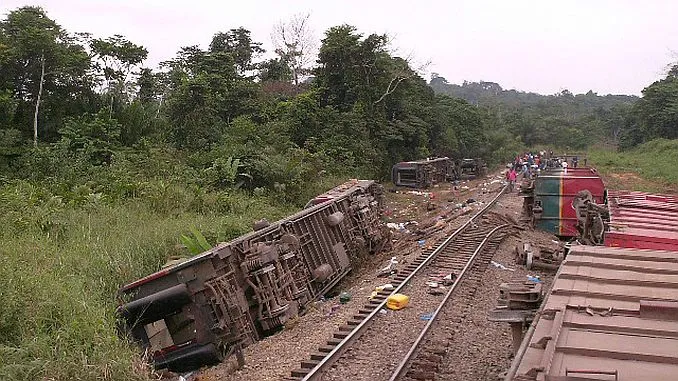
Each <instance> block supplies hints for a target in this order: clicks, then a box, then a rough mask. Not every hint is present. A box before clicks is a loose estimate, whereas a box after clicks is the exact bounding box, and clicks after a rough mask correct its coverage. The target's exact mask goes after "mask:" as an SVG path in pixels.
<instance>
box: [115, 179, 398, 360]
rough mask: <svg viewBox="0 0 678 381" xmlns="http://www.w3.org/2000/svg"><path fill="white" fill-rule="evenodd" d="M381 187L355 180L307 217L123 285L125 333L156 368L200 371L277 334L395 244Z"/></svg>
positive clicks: (312, 206)
mask: <svg viewBox="0 0 678 381" xmlns="http://www.w3.org/2000/svg"><path fill="white" fill-rule="evenodd" d="M382 197H383V188H382V186H381V185H379V184H377V183H375V182H374V181H371V180H354V181H351V182H348V183H346V184H343V185H342V186H339V187H337V188H334V189H332V190H331V191H329V192H327V193H325V194H323V195H320V196H318V197H316V198H315V199H313V200H312V201H311V202H309V204H308V205H307V208H305V209H304V210H302V211H300V212H298V213H296V214H294V215H292V216H290V217H287V218H285V219H283V220H280V221H278V222H275V223H270V224H269V223H267V222H265V221H260V222H259V223H257V224H255V229H256V230H255V231H254V232H252V233H249V234H246V235H244V236H241V237H239V238H237V239H235V240H233V241H231V242H228V243H221V244H219V245H217V246H216V247H214V248H212V249H211V250H209V251H207V252H205V253H202V254H200V255H198V256H195V257H193V258H191V259H189V260H187V261H185V262H182V263H179V264H176V265H173V266H171V267H168V268H166V269H163V270H161V271H158V272H156V273H154V274H151V275H149V276H147V277H144V278H142V279H139V280H137V281H135V282H132V283H130V284H128V285H126V286H124V287H123V288H122V289H121V290H120V296H121V299H122V300H123V301H124V303H123V304H122V305H121V306H120V307H119V310H118V312H119V314H120V315H121V316H122V317H123V321H124V332H126V333H127V334H129V335H130V336H131V337H132V338H133V339H134V340H135V341H137V342H138V343H139V344H140V345H141V346H142V347H143V348H144V349H145V350H146V351H147V352H148V353H149V354H150V355H151V357H152V360H153V362H154V364H155V366H156V368H159V369H160V368H169V369H170V370H174V371H186V370H191V369H195V368H197V367H200V366H202V365H205V364H210V363H216V362H219V361H221V360H222V359H224V358H225V357H227V356H229V355H230V354H231V353H236V354H238V355H239V356H238V360H239V361H240V362H242V361H243V358H242V355H241V351H240V349H241V348H242V347H244V346H246V345H247V344H250V343H252V342H254V341H257V340H259V339H261V338H262V337H263V336H265V335H267V334H269V333H271V332H274V331H276V330H277V329H280V328H281V327H282V326H283V325H284V324H285V322H286V321H288V320H289V319H290V318H292V317H294V316H296V315H297V314H298V313H299V312H300V311H302V310H303V309H304V307H305V306H306V305H307V304H308V303H309V302H311V301H313V300H314V299H316V298H318V297H320V296H322V295H323V294H324V293H326V292H328V291H329V290H330V289H331V288H332V287H333V286H334V285H336V284H337V282H339V280H341V279H342V278H343V277H344V276H345V275H346V274H347V273H348V272H349V271H350V270H351V266H352V264H353V263H354V261H355V259H356V257H358V256H359V255H361V254H366V253H374V252H377V251H379V250H380V249H381V248H382V246H383V245H384V244H385V243H387V242H389V235H388V229H385V228H384V225H383V223H382V222H381V221H380V213H381V203H382Z"/></svg>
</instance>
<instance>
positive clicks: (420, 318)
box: [419, 312, 433, 321]
mask: <svg viewBox="0 0 678 381" xmlns="http://www.w3.org/2000/svg"><path fill="white" fill-rule="evenodd" d="M431 319H433V312H430V313H427V314H423V315H421V316H419V320H424V321H429V320H431Z"/></svg>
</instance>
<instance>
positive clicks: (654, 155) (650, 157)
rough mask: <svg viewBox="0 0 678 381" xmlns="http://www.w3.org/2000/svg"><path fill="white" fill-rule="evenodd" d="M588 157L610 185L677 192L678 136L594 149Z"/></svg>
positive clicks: (650, 190) (616, 187)
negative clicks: (627, 147) (627, 146)
mask: <svg viewBox="0 0 678 381" xmlns="http://www.w3.org/2000/svg"><path fill="white" fill-rule="evenodd" d="M588 157H589V161H590V162H591V164H592V165H594V166H595V167H596V168H597V169H598V170H599V171H600V172H601V173H602V174H603V175H604V176H605V180H606V182H607V185H608V187H610V188H614V189H630V190H640V191H647V192H660V193H667V192H678V166H676V163H678V140H675V139H674V140H667V139H655V140H652V141H649V142H647V143H644V144H641V145H639V146H638V147H635V148H633V149H631V150H628V151H623V152H615V151H612V150H609V149H591V150H590V151H589V155H588Z"/></svg>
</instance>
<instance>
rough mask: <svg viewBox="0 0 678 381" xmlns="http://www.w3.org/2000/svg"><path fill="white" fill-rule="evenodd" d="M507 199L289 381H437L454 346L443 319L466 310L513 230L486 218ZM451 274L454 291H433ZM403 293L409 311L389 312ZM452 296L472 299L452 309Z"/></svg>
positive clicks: (433, 254)
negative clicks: (391, 303)
mask: <svg viewBox="0 0 678 381" xmlns="http://www.w3.org/2000/svg"><path fill="white" fill-rule="evenodd" d="M502 194H503V190H502V192H500V193H499V194H498V195H497V196H496V197H495V198H494V199H493V200H492V201H491V202H489V203H488V204H487V205H486V206H485V207H484V208H483V209H482V210H480V211H479V212H477V213H476V214H475V215H474V216H472V217H471V218H470V219H469V220H468V221H466V223H464V224H463V225H462V226H461V227H459V228H458V229H457V230H456V231H455V232H454V233H452V234H451V235H450V236H449V237H448V238H447V239H445V240H444V241H443V242H442V243H441V244H440V245H438V247H436V248H435V249H434V250H429V251H425V252H423V253H422V254H421V255H419V256H418V257H417V258H416V259H415V260H414V261H413V262H412V263H410V264H408V265H407V267H406V268H404V269H403V270H401V271H400V272H399V273H398V274H397V275H396V276H395V278H394V279H392V281H391V283H392V284H393V285H394V287H395V289H394V290H392V291H382V292H380V293H379V294H378V295H377V296H376V297H375V298H373V299H372V300H370V301H369V302H368V303H366V304H365V306H364V307H363V308H362V309H360V310H359V312H358V314H356V315H354V316H353V317H352V319H350V320H348V321H347V322H346V324H345V325H343V326H341V327H339V330H338V331H336V332H335V333H334V334H333V337H332V338H331V339H330V340H328V341H327V345H324V346H322V347H320V348H318V351H317V352H315V353H312V354H311V356H310V359H309V360H307V361H304V362H302V364H301V368H299V369H295V370H293V371H292V373H291V376H290V377H287V378H286V379H287V380H304V381H307V380H308V381H310V380H327V381H331V380H344V379H356V378H358V377H360V378H361V379H370V380H371V381H377V380H397V379H405V378H407V379H431V378H428V377H429V376H431V375H432V374H433V373H434V372H435V371H436V370H437V368H438V364H439V363H440V362H441V361H442V358H443V356H442V355H443V353H442V352H444V350H445V348H447V346H449V345H450V340H449V335H447V334H445V333H444V332H448V330H440V331H441V332H443V333H441V332H438V331H439V329H438V328H439V327H438V325H439V320H440V317H442V316H446V317H449V316H452V315H453V314H454V313H455V312H451V311H456V313H459V312H460V311H463V310H464V307H465V306H467V305H468V304H469V301H470V298H471V297H472V295H473V293H474V292H475V289H476V288H477V286H478V285H479V282H480V278H481V277H482V273H483V272H484V269H485V268H486V267H487V264H488V263H489V261H490V259H491V258H492V255H493V253H494V251H495V250H496V248H497V247H498V245H499V243H500V242H501V241H502V240H503V238H504V237H505V236H506V235H507V234H509V233H510V232H511V231H512V227H513V223H512V221H509V220H507V219H506V218H505V217H503V216H501V215H499V214H496V213H488V211H489V210H490V209H491V208H492V206H493V205H494V204H495V203H496V201H497V199H498V198H499V197H500V196H501V195H502ZM449 274H454V277H453V280H452V284H449V283H448V286H446V287H444V288H435V290H436V291H435V292H432V290H434V289H432V288H431V287H430V282H431V281H433V280H438V281H440V279H442V278H443V277H444V276H446V275H449ZM441 290H442V292H441ZM398 292H400V293H405V294H407V295H409V296H410V297H411V301H410V305H409V306H408V307H407V308H405V309H403V310H399V311H388V310H386V309H385V304H386V299H387V297H388V296H389V295H390V294H392V293H398ZM453 296H454V298H457V299H459V297H461V298H462V299H463V298H466V300H465V301H462V302H461V303H459V305H457V303H455V305H453V306H450V305H449V301H450V300H452V299H453ZM385 311H386V312H385ZM457 320H458V319H457ZM453 323H454V321H453ZM443 337H445V339H443ZM358 338H360V340H358ZM432 372H433V373H432Z"/></svg>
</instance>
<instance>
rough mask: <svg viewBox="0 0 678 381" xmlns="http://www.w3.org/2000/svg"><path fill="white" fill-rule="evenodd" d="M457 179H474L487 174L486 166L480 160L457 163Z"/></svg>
mask: <svg viewBox="0 0 678 381" xmlns="http://www.w3.org/2000/svg"><path fill="white" fill-rule="evenodd" d="M457 168H458V170H457V171H458V179H474V178H476V177H479V176H485V175H486V174H487V164H486V163H485V162H484V161H483V160H482V159H480V158H476V159H460V160H458V161H457Z"/></svg>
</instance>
